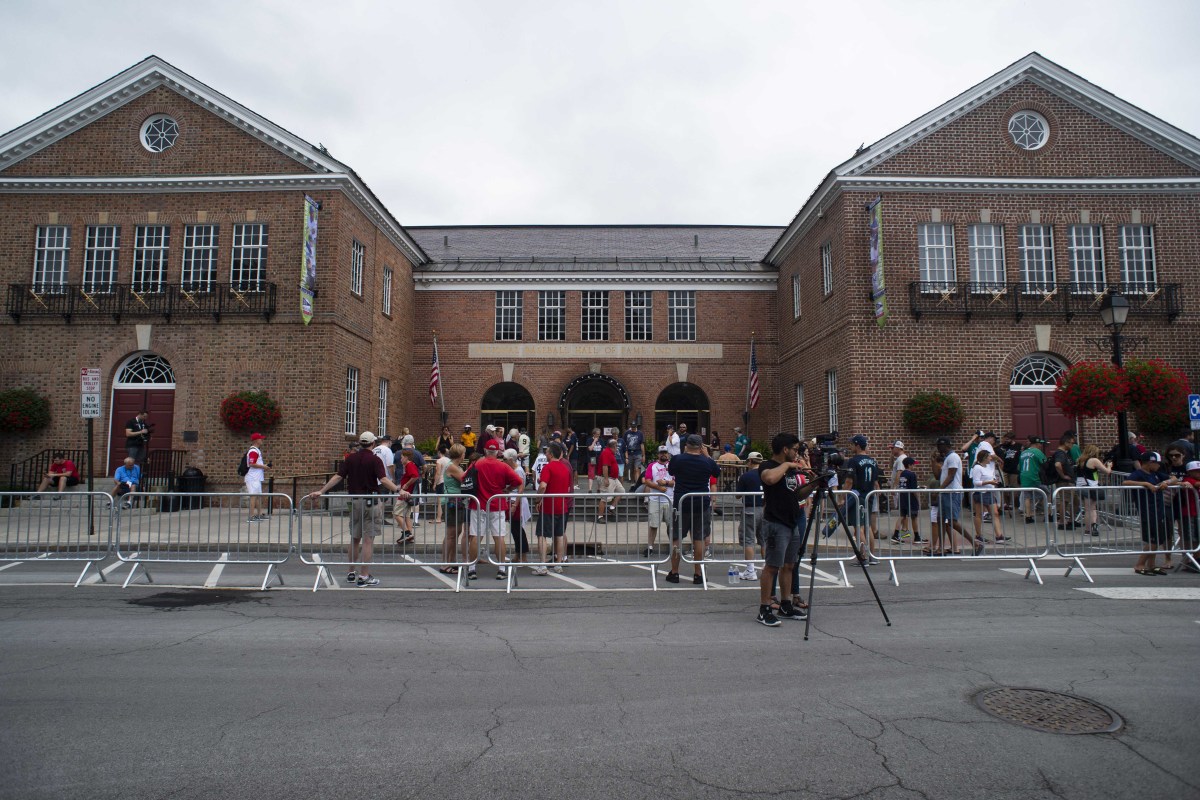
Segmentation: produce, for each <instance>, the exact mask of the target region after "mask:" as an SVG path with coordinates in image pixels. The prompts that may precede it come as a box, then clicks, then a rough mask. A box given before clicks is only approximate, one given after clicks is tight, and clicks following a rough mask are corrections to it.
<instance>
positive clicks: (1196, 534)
mask: <svg viewBox="0 0 1200 800" xmlns="http://www.w3.org/2000/svg"><path fill="white" fill-rule="evenodd" d="M1184 469H1185V470H1186V471H1187V473H1186V474H1185V475H1184V477H1183V486H1182V487H1181V488H1180V491H1181V492H1183V497H1182V498H1180V504H1179V505H1180V508H1181V509H1182V511H1183V518H1182V519H1181V520H1180V525H1181V528H1180V532H1181V533H1182V534H1183V547H1184V549H1185V550H1195V549H1196V546H1197V545H1200V461H1189V462H1188V463H1187V464H1186V465H1184ZM1193 559H1194V556H1192V555H1191V554H1188V555H1186V556H1185V557H1184V560H1183V569H1185V570H1187V571H1188V572H1200V569H1196V562H1195V561H1194V560H1193Z"/></svg>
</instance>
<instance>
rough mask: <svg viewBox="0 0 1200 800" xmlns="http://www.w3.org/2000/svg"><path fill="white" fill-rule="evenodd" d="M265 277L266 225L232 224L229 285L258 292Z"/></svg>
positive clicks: (244, 290) (245, 290) (257, 223)
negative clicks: (231, 256)
mask: <svg viewBox="0 0 1200 800" xmlns="http://www.w3.org/2000/svg"><path fill="white" fill-rule="evenodd" d="M266 278H267V226H266V225H264V224H262V223H261V222H243V223H239V224H237V225H234V226H233V260H232V262H231V263H230V266H229V285H230V286H232V287H233V288H235V289H237V290H238V291H241V292H260V291H262V288H263V282H264V281H265V280H266Z"/></svg>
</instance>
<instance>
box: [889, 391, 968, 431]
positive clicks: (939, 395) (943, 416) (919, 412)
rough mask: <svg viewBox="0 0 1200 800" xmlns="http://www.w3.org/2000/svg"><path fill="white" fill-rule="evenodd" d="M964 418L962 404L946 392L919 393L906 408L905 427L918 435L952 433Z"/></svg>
mask: <svg viewBox="0 0 1200 800" xmlns="http://www.w3.org/2000/svg"><path fill="white" fill-rule="evenodd" d="M963 416H964V415H963V409H962V404H961V403H959V402H958V400H956V399H955V398H953V397H951V396H950V395H948V394H946V393H944V392H918V393H917V394H915V395H913V396H912V399H910V400H909V401H908V403H906V404H905V406H904V425H905V427H907V428H908V429H909V430H911V431H915V432H916V433H950V432H951V431H953V430H956V429H957V428H958V427H959V426H960V425H962V422H963Z"/></svg>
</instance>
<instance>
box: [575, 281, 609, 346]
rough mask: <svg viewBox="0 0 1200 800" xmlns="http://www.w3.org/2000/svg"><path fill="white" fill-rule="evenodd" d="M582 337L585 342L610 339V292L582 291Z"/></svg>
mask: <svg viewBox="0 0 1200 800" xmlns="http://www.w3.org/2000/svg"><path fill="white" fill-rule="evenodd" d="M580 295H581V297H580V310H581V312H582V313H581V314H580V319H579V329H580V334H579V335H580V338H581V339H583V341H585V342H607V341H608V292H604V291H600V292H596V291H585V292H580Z"/></svg>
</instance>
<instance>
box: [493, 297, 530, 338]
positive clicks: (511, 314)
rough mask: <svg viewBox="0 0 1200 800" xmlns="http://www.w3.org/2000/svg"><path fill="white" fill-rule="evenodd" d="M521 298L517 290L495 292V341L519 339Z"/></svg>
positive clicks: (521, 315) (521, 309)
mask: <svg viewBox="0 0 1200 800" xmlns="http://www.w3.org/2000/svg"><path fill="white" fill-rule="evenodd" d="M522 301H523V298H522V296H521V292H519V291H515V292H513V291H506V292H496V341H497V342H519V341H521V324H522V321H523V320H522V317H523V316H524V315H523V314H522V311H523V310H524V309H523V302H522Z"/></svg>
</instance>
